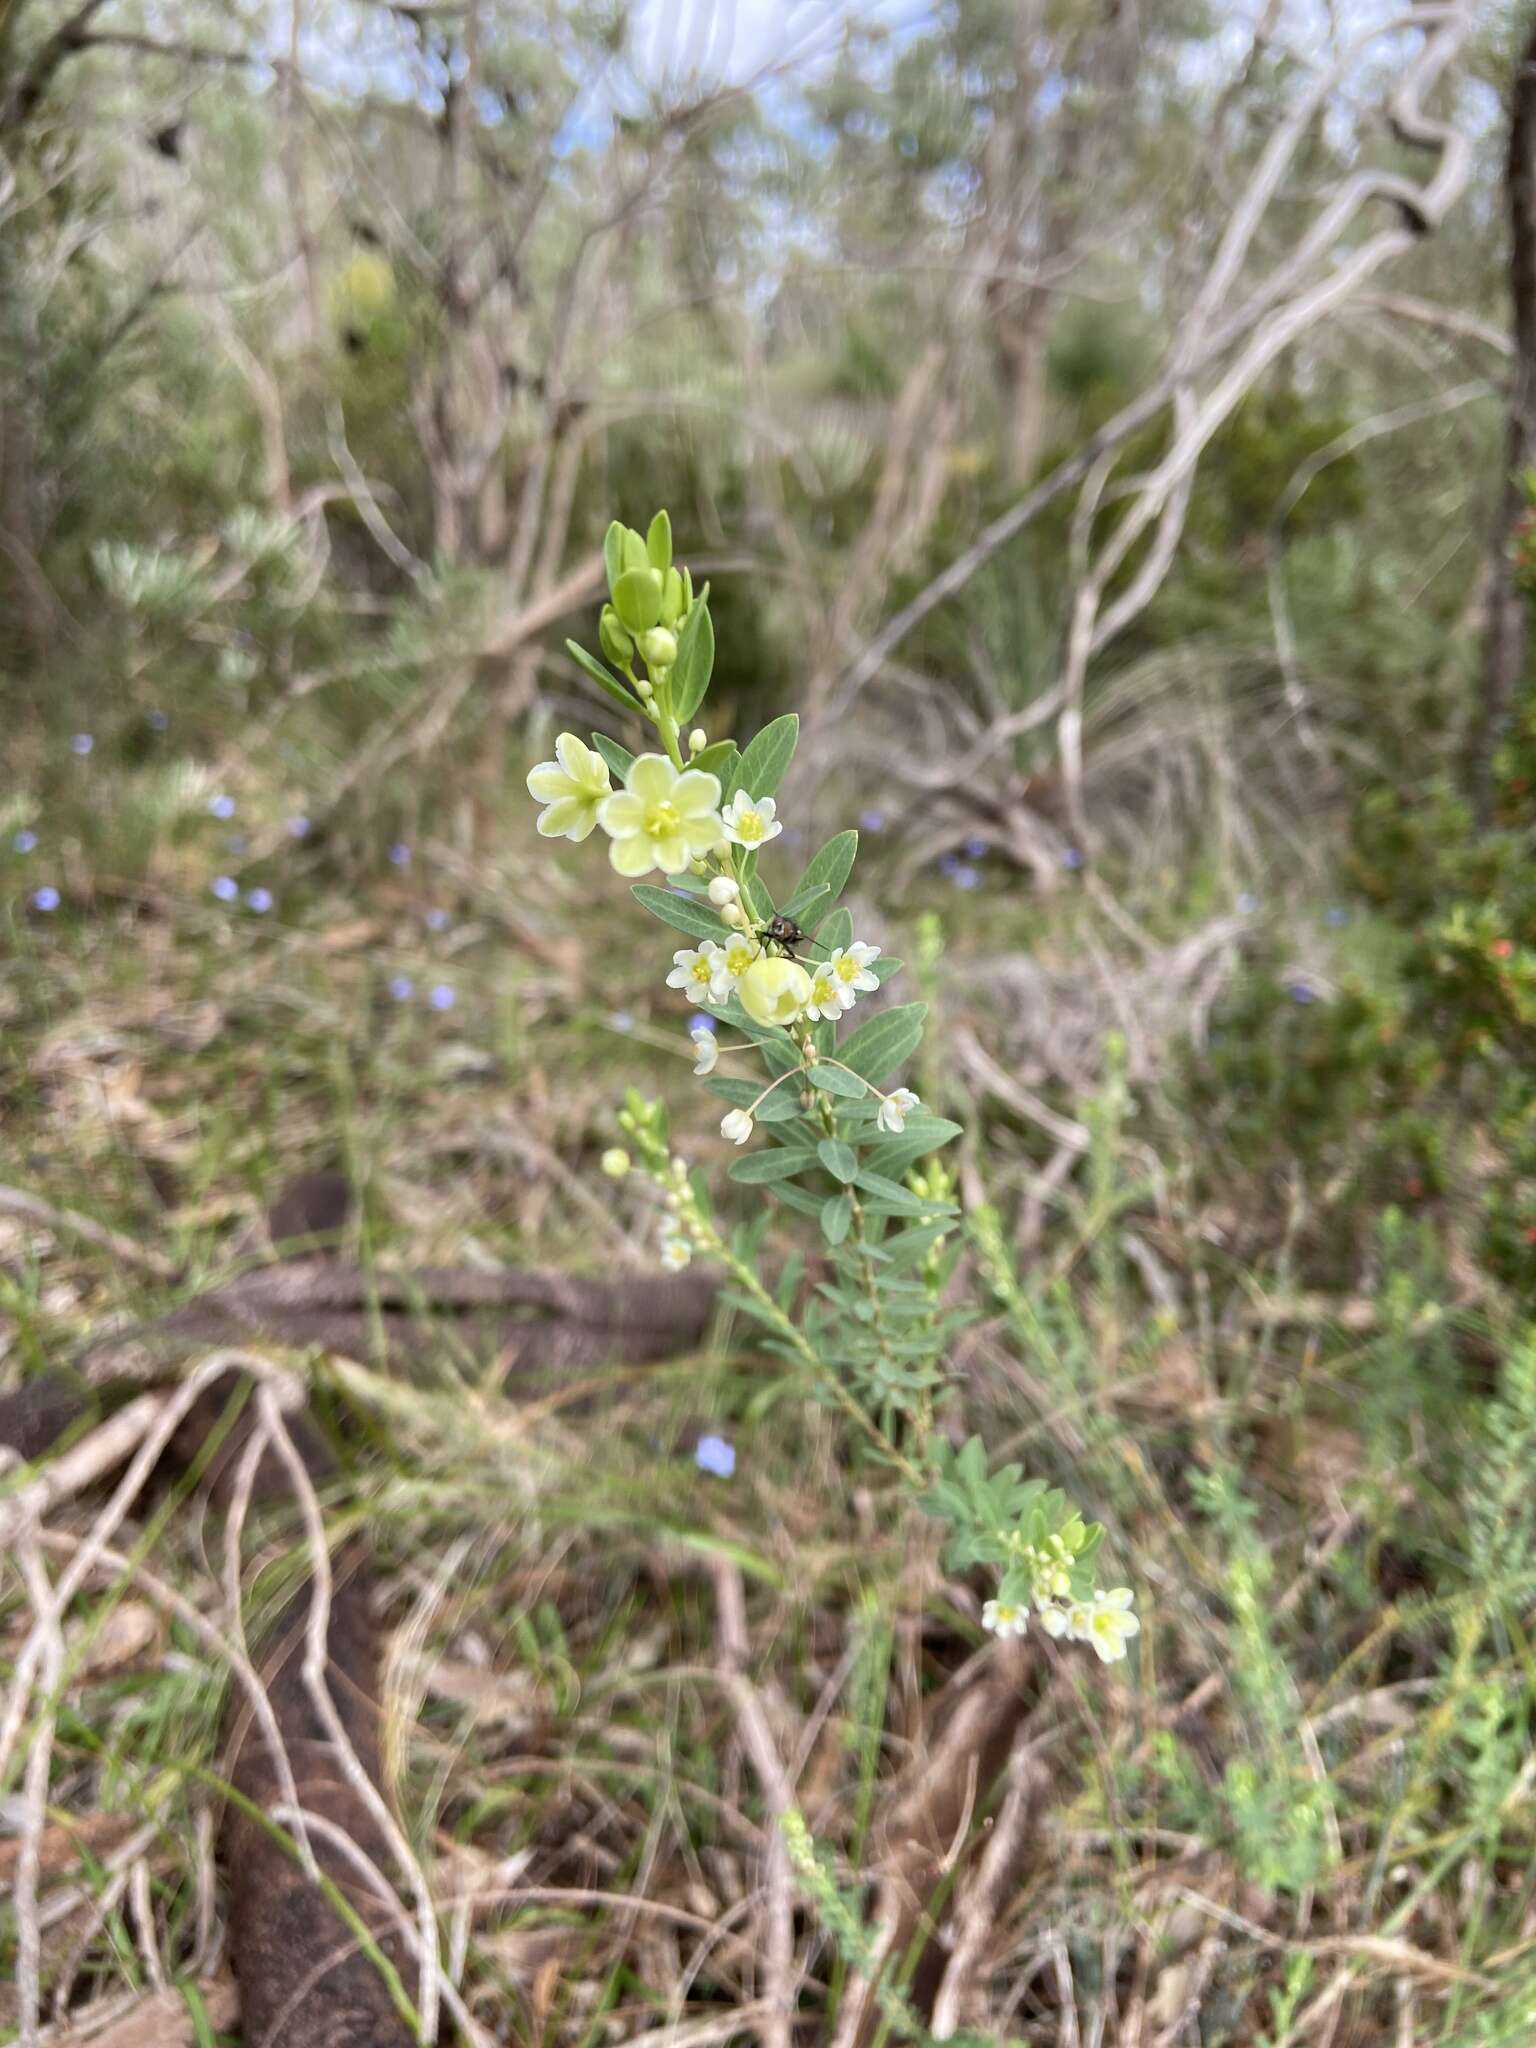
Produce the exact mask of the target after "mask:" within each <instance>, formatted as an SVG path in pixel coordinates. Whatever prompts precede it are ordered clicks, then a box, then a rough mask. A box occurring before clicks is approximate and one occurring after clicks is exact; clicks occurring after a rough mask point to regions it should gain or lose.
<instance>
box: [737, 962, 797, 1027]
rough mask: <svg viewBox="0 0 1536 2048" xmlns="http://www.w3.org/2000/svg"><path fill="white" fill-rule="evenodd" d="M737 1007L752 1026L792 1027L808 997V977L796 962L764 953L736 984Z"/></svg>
mask: <svg viewBox="0 0 1536 2048" xmlns="http://www.w3.org/2000/svg"><path fill="white" fill-rule="evenodd" d="M736 993H737V995H738V996H740V998H741V1007H742V1008H743V1009H744V1010H745V1011H746V1013H747V1015H748V1016H749V1017H750V1018H752V1020H753V1021H754V1022H755V1023H758V1024H764V1025H771V1024H793V1023H794V1022H795V1020H796V1019H797V1018H798V1017H799V1016H801V1015H802V1013H803V1012H804V1009H805V1006H806V1004H807V1003H808V1002H809V1001H810V998H811V977H810V976H809V975H808V974H807V973H806V971H805V969H804V968H803V967H802V966H801V965H800V963H799V961H798V960H786V959H784V958H783V957H782V955H780V954H777V953H773V954H764V955H763V956H762V957H761V958H759V959H757V960H754V961H753V962H752V965H751V966H750V967H749V968H748V969H747V971H746V973H745V974H744V975H743V976H742V977H741V980H740V981H739V982H738V983H737V984H736Z"/></svg>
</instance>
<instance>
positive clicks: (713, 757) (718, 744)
mask: <svg viewBox="0 0 1536 2048" xmlns="http://www.w3.org/2000/svg"><path fill="white" fill-rule="evenodd" d="M737 759H738V755H737V750H736V742H735V741H734V740H716V741H715V744H714V745H713V746H712V747H706V748H705V749H704V751H703V753H702V754H696V755H695V756H694V758H693V759H692V760H691V761H690V762H689V763H688V766H689V767H690V768H702V769H703V770H704V772H705V774H706V775H718V776H719V778H720V787H721V789H722V790H725V789H727V788H728V787H729V786H730V778H731V776H732V775H733V774H734V773H735V771H736V762H737Z"/></svg>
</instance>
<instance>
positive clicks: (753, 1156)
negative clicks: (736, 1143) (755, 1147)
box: [731, 1145, 816, 1187]
mask: <svg viewBox="0 0 1536 2048" xmlns="http://www.w3.org/2000/svg"><path fill="white" fill-rule="evenodd" d="M815 1164H816V1154H815V1153H814V1152H813V1151H812V1150H811V1148H810V1146H809V1145H776V1146H774V1148H773V1149H772V1151H769V1152H749V1153H748V1154H747V1156H746V1158H745V1159H738V1160H736V1161H735V1162H734V1164H733V1165H732V1167H731V1179H732V1180H734V1181H740V1182H742V1183H743V1185H745V1186H747V1187H756V1186H757V1185H758V1184H759V1183H761V1182H766V1181H775V1180H793V1179H794V1177H795V1175H796V1174H797V1173H803V1172H804V1171H805V1169H806V1168H807V1167H808V1166H814V1165H815Z"/></svg>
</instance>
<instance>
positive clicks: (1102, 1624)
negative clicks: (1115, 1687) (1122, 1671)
mask: <svg viewBox="0 0 1536 2048" xmlns="http://www.w3.org/2000/svg"><path fill="white" fill-rule="evenodd" d="M1135 1597H1136V1596H1135V1594H1134V1593H1132V1591H1131V1589H1130V1587H1129V1586H1116V1587H1115V1588H1114V1590H1113V1591H1112V1592H1109V1593H1103V1592H1099V1591H1098V1590H1097V1589H1096V1590H1095V1592H1094V1596H1093V1607H1092V1610H1091V1611H1090V1613H1089V1616H1088V1626H1087V1628H1086V1630H1084V1631H1083V1636H1082V1639H1083V1640H1084V1641H1086V1642H1089V1643H1091V1644H1092V1645H1093V1650H1094V1655H1095V1656H1096V1657H1097V1658H1098V1660H1099V1662H1100V1663H1101V1664H1118V1663H1119V1662H1120V1659H1121V1658H1122V1657H1123V1656H1124V1655H1125V1646H1126V1644H1127V1643H1128V1642H1129V1641H1130V1639H1131V1637H1132V1636H1139V1635H1140V1634H1141V1623H1140V1622H1139V1621H1138V1620H1137V1618H1136V1616H1135V1615H1134V1614H1132V1612H1131V1602H1132V1600H1133V1599H1134V1598H1135Z"/></svg>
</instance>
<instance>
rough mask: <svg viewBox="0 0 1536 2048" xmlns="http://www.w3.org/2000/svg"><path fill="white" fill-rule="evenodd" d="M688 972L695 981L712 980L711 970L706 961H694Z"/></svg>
mask: <svg viewBox="0 0 1536 2048" xmlns="http://www.w3.org/2000/svg"><path fill="white" fill-rule="evenodd" d="M690 971H691V972H692V975H693V978H694V980H695V981H709V980H711V979H712V978H713V973H712V969H711V968H710V964H709V962H708V961H707V960H695V961H694V963H693V967H692V969H691V970H690Z"/></svg>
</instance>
